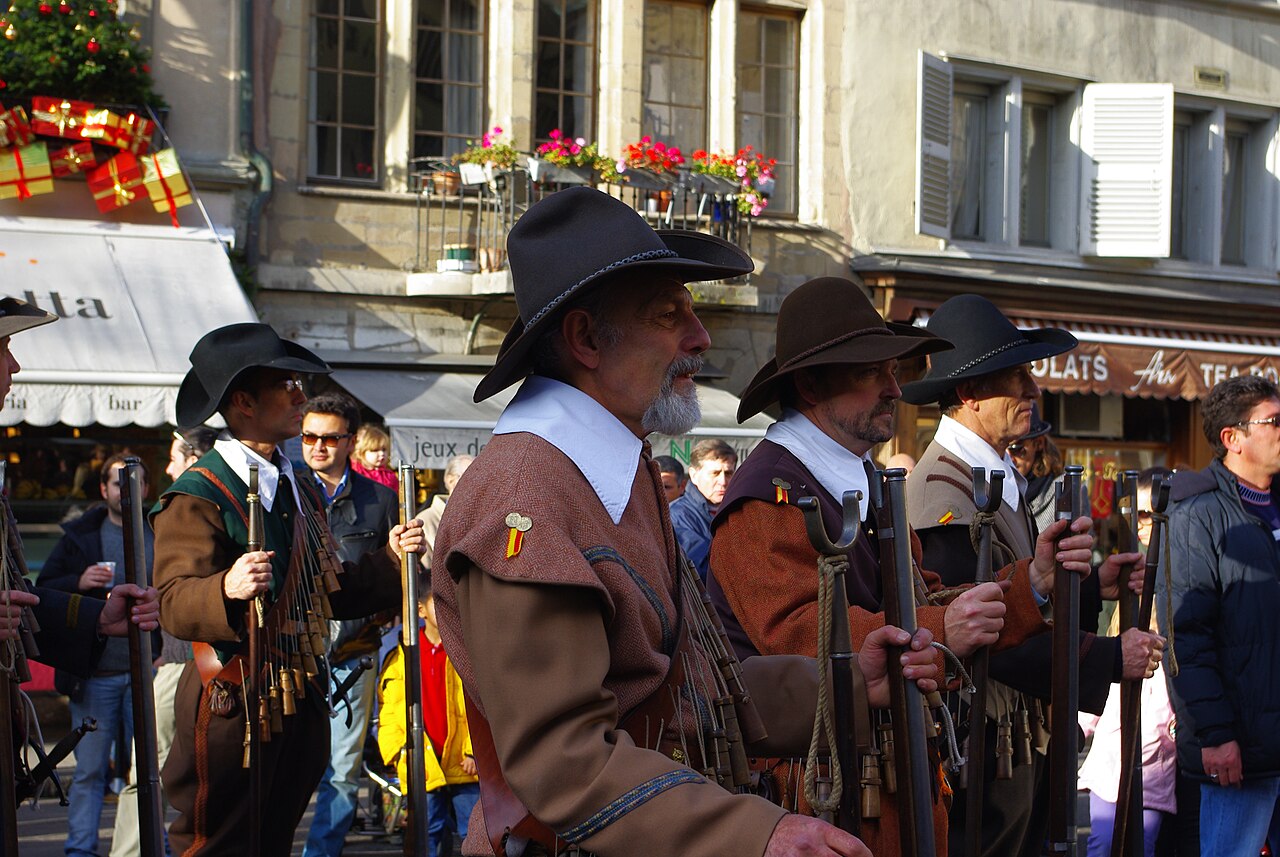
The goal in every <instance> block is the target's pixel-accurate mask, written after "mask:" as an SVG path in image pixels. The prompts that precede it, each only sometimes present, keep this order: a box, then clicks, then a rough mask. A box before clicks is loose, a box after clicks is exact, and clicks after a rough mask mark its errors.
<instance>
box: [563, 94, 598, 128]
mask: <svg viewBox="0 0 1280 857" xmlns="http://www.w3.org/2000/svg"><path fill="white" fill-rule="evenodd" d="M564 119H565V123H564V132H565V133H566V134H568V135H569V136H570V137H587V138H590V137H591V99H590V98H582V97H566V98H565V100H564Z"/></svg>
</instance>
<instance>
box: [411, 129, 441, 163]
mask: <svg viewBox="0 0 1280 857" xmlns="http://www.w3.org/2000/svg"><path fill="white" fill-rule="evenodd" d="M443 155H444V138H443V137H437V136H435V135H434V134H432V135H427V134H418V135H417V136H416V137H414V138H413V156H414V157H415V158H439V157H442V156H443Z"/></svg>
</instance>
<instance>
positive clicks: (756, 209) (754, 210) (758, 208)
mask: <svg viewBox="0 0 1280 857" xmlns="http://www.w3.org/2000/svg"><path fill="white" fill-rule="evenodd" d="M762 211H764V206H763V205H753V206H751V216H752V217H759V216H760V212H762Z"/></svg>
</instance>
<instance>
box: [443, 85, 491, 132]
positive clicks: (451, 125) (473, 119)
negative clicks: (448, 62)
mask: <svg viewBox="0 0 1280 857" xmlns="http://www.w3.org/2000/svg"><path fill="white" fill-rule="evenodd" d="M446 104H447V106H448V110H447V111H446V113H445V126H444V127H445V130H446V131H448V132H449V133H450V134H455V135H459V136H463V137H471V138H473V139H474V138H477V137H479V136H480V134H481V130H480V124H481V122H482V121H483V120H482V118H481V103H480V87H478V86H474V87H473V86H452V87H450V88H449V91H448V94H447V96H446Z"/></svg>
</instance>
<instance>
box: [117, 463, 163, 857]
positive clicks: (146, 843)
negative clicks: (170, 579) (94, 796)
mask: <svg viewBox="0 0 1280 857" xmlns="http://www.w3.org/2000/svg"><path fill="white" fill-rule="evenodd" d="M116 473H117V474H118V478H119V480H120V513H121V517H122V518H123V519H124V533H123V535H124V567H125V576H126V579H128V580H129V582H130V583H133V584H135V585H136V586H139V587H142V588H143V589H146V588H147V587H148V586H149V585H150V584H151V581H150V580H149V579H148V577H149V576H148V574H147V553H146V544H147V541H146V530H145V523H144V521H143V517H144V510H143V505H142V504H143V497H144V495H145V485H144V479H143V475H142V461H141V460H140V459H138V458H136V457H134V456H130V457H128V458H126V459H125V460H124V466H123V467H120V468H119V469H117V471H116ZM154 661H155V658H154V656H153V653H152V650H151V634H149V633H144V632H143V631H142V630H141V629H140V628H139V627H138V626H137V625H135V624H133V623H132V622H130V623H129V670H130V673H131V674H130V676H129V690H130V693H131V694H132V696H133V747H134V750H133V752H134V763H135V764H136V766H137V776H138V783H137V785H138V830H139V840H140V841H139V845H140V849H141V853H142V857H163V855H164V805H163V803H162V801H161V796H160V761H159V751H158V749H157V743H156V704H155V696H154V695H153V694H154V690H153V689H154V674H153V672H152V664H153V663H154Z"/></svg>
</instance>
